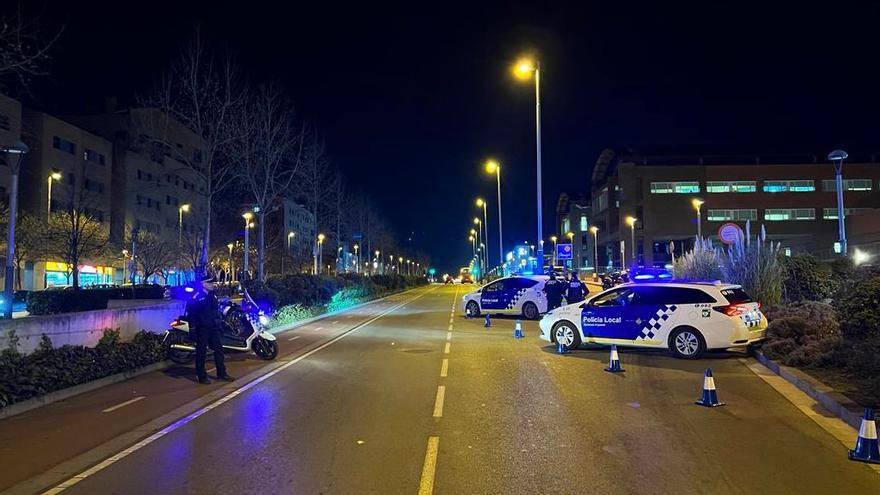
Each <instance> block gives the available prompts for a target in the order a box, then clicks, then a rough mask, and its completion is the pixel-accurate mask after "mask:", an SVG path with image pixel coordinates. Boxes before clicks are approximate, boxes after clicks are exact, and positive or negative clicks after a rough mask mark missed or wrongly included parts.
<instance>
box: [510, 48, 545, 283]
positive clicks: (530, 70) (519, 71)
mask: <svg viewBox="0 0 880 495" xmlns="http://www.w3.org/2000/svg"><path fill="white" fill-rule="evenodd" d="M514 73H515V74H516V75H517V77H519V78H520V79H527V78H529V77H530V76H532V75H533V74H534V76H535V157H536V165H537V170H536V174H537V179H536V182H535V185H536V187H537V192H538V251H539V253H540V258H541V265H542V266H543V264H544V243H543V239H544V231H543V226H542V219H543V215H542V208H541V201H542V199H541V64H540V63H539V62H537V61H535V60H530V59H521V60H520V61H519V62H517V64H516V67H515V68H514Z"/></svg>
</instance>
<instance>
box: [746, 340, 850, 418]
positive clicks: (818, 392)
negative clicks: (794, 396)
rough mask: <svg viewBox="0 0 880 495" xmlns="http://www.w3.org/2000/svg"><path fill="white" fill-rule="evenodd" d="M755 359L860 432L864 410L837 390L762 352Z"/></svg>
mask: <svg viewBox="0 0 880 495" xmlns="http://www.w3.org/2000/svg"><path fill="white" fill-rule="evenodd" d="M753 356H754V357H755V359H757V360H758V362H759V363H761V364H763V365H764V366H765V367H766V368H767V369H769V370H770V371H772V372H773V373H776V374H777V375H779V376H780V377H782V378H784V379H785V380H786V381H787V382H789V383H791V384H792V385H794V386H795V387H797V388H799V389H800V390H801V391H802V392H804V393H805V394H807V395H809V396H810V397H812V398H813V399H814V400H816V402H818V403H819V404H821V405H822V407H824V408H825V409H827V410H828V411H830V412H831V414H834V415H835V416H837V417H838V418H840V419H842V420H843V421H844V422H845V423H846V424H848V425H850V426H851V427H853V429H855V430H858V429H859V427H860V426H861V424H862V414H863V412H864V409H863V408H862V407H860V406H859V405H858V404H856V403H855V402H853V401H851V400H850V399H849V398H848V397H846V396H845V395H843V394H842V393H840V392H838V391H837V390H835V389H833V388H831V387H829V386H828V385H825V384H824V383H822V382H820V381H819V380H817V379H815V378H813V377H812V376H810V375H808V374H806V373H804V372H803V371H801V370H799V369H797V368H791V367H788V366H784V365H781V364H779V363H777V362H775V361H772V360H770V359H768V358H767V357H765V356H764V355H763V354H761V353H760V352H755V353H753Z"/></svg>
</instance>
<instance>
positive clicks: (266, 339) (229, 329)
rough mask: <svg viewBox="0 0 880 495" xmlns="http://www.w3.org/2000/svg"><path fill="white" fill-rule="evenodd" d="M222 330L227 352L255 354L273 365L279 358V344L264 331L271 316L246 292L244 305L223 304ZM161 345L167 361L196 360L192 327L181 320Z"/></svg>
mask: <svg viewBox="0 0 880 495" xmlns="http://www.w3.org/2000/svg"><path fill="white" fill-rule="evenodd" d="M219 309H220V312H221V314H222V315H223V328H222V330H221V332H220V341H221V342H222V344H223V349H224V350H226V351H238V352H253V353H254V354H256V355H257V357H259V358H260V359H264V360H266V361H271V360H272V359H275V358H276V357H277V356H278V341H277V339H276V338H275V336H274V335H272V334H271V333H269V332H267V331H266V330H264V327H265V325H266V323H268V321H269V319H268V316H266V314H265V313H264V312H263V311H262V310H261V309H260V308H259V307H258V306H257V304H256V303H255V302H254V300H253V299H251V296H250V294H248V292H247V289H245V290H244V293H243V294H242V299H241V303H235V302H233V301H232V300H231V299H229V298H228V297H226V298H223V299H222V300H221V301H220V308H219ZM169 326H170V328H169V329H168V330H166V331H165V337H164V339H163V340H162V342H163V343H164V344H165V345H166V346H167V347H168V358H169V359H171V360H172V361H173V362H175V363H177V364H187V363H190V362H191V361H192V360H194V359H195V357H196V342H195V338H194V337H193V336H192V334H190V331H189V323H188V322H187V321H186V318H185V317H184V316H180V317H178V318H177V319H175V320H174V321H172V322H171V323H170V324H169Z"/></svg>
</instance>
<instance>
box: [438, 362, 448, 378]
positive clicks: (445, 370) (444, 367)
mask: <svg viewBox="0 0 880 495" xmlns="http://www.w3.org/2000/svg"><path fill="white" fill-rule="evenodd" d="M448 373H449V359H447V358H443V365H442V366H440V377H441V378H446V375H447V374H448Z"/></svg>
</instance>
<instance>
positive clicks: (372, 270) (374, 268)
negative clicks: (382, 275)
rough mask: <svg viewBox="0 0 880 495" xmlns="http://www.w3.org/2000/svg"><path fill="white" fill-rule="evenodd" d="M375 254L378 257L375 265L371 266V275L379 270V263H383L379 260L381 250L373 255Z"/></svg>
mask: <svg viewBox="0 0 880 495" xmlns="http://www.w3.org/2000/svg"><path fill="white" fill-rule="evenodd" d="M373 254H375V255H376V261H375V264H373V265H372V266H370V275H373V274H375V273H376V270H377V269H378V268H379V262H380V261H382V260H380V259H379V250H378V249H377V250H376V252H375V253H373Z"/></svg>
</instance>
